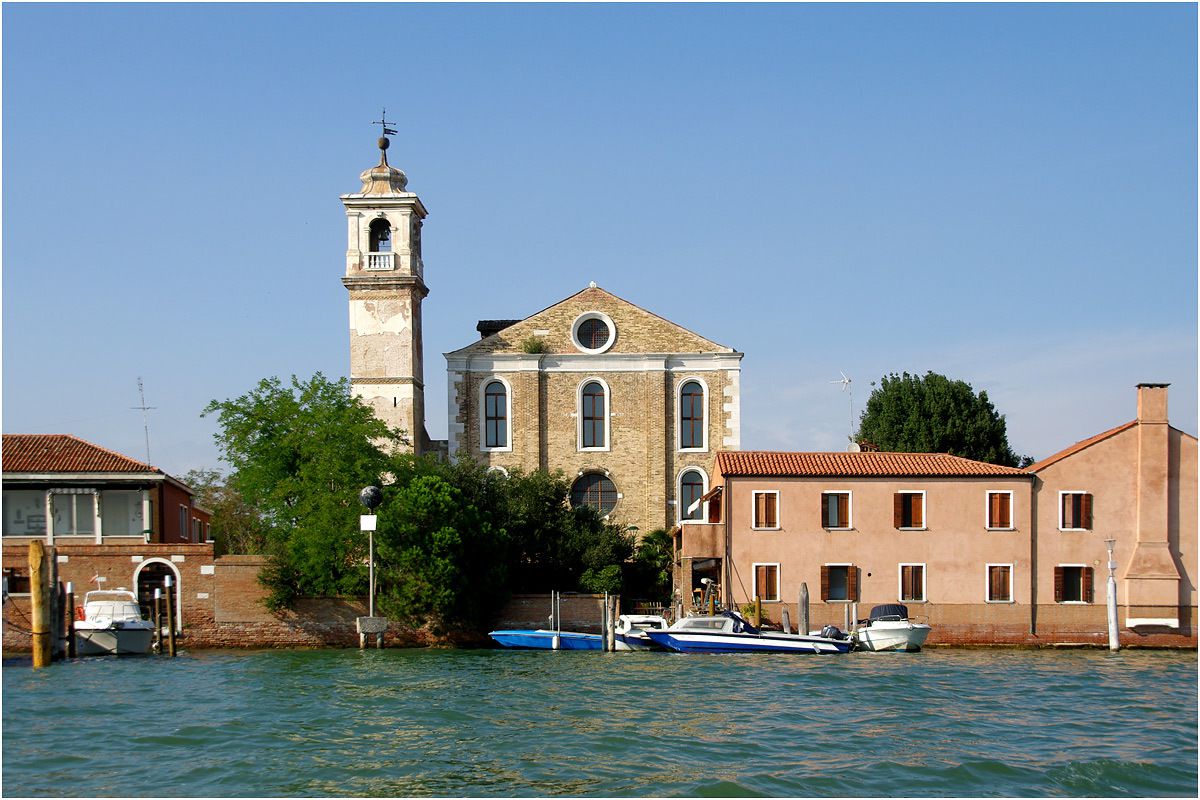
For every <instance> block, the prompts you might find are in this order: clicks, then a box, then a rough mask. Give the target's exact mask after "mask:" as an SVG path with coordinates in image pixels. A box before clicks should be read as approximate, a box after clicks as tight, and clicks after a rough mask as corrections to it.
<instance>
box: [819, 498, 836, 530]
mask: <svg viewBox="0 0 1200 800" xmlns="http://www.w3.org/2000/svg"><path fill="white" fill-rule="evenodd" d="M832 496H833V495H828V494H823V495H821V522H820V523H819V525H820V527H822V528H824V527H826V526H827V525H829V500H830V498H831V497H832Z"/></svg>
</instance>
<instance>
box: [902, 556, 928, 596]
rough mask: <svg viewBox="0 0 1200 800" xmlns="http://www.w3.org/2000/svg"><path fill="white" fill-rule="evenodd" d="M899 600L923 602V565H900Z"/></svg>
mask: <svg viewBox="0 0 1200 800" xmlns="http://www.w3.org/2000/svg"><path fill="white" fill-rule="evenodd" d="M900 600H901V601H911V602H914V603H923V602H925V565H924V564H901V565H900Z"/></svg>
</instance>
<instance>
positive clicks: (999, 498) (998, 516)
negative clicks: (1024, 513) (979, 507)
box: [987, 492, 1013, 531]
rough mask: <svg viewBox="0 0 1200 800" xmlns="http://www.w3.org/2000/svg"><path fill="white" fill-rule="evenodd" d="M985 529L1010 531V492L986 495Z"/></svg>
mask: <svg viewBox="0 0 1200 800" xmlns="http://www.w3.org/2000/svg"><path fill="white" fill-rule="evenodd" d="M987 527H988V529H989V530H993V531H1011V530H1012V528H1013V524H1012V492H988V493H987Z"/></svg>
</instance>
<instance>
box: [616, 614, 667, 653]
mask: <svg viewBox="0 0 1200 800" xmlns="http://www.w3.org/2000/svg"><path fill="white" fill-rule="evenodd" d="M666 629H667V621H666V620H665V619H664V618H662V617H660V616H658V615H657V614H622V615H621V616H619V617H617V624H616V627H615V628H614V630H613V641H614V644H615V646H616V649H617V650H661V649H662V647H661V646H660V645H658V644H656V643H654V642H653V641H652V640H651V639H650V637H649V636H647V635H646V631H648V630H654V631H665V630H666Z"/></svg>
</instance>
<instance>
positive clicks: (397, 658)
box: [3, 650, 1197, 797]
mask: <svg viewBox="0 0 1200 800" xmlns="http://www.w3.org/2000/svg"><path fill="white" fill-rule="evenodd" d="M3 691H4V696H3V700H4V704H3V724H4V732H5V736H4V741H3V781H4V790H5V793H6V794H8V795H33V796H37V795H56V796H57V795H63V794H67V795H70V794H74V795H77V796H96V797H110V796H122V797H146V796H163V795H166V796H228V797H243V796H260V797H275V796H304V797H313V796H432V797H441V796H475V797H499V796H514V795H517V796H581V795H591V796H611V797H637V796H684V797H728V796H737V797H749V796H813V797H836V796H868V797H879V796H897V795H907V796H913V795H915V796H940V797H948V796H960V795H966V796H981V797H993V796H1028V795H1051V796H1071V797H1075V796H1093V795H1107V796H1146V795H1153V796H1189V797H1194V796H1196V789H1197V785H1196V766H1197V755H1196V730H1197V727H1196V726H1197V719H1196V701H1197V688H1196V656H1195V653H1154V652H1122V653H1119V654H1115V655H1114V654H1109V653H1103V652H1099V651H1071V652H1043V651H1021V650H996V651H971V650H963V651H957V650H939V651H930V652H927V653H920V654H911V655H907V654H906V655H895V656H893V655H884V654H879V655H868V654H855V655H852V656H845V657H832V656H831V657H807V658H797V657H794V656H792V657H789V656H786V655H760V656H756V655H739V656H719V655H714V656H666V655H655V654H594V653H569V652H564V653H538V652H509V651H424V650H410V651H405V650H385V651H365V652H359V651H356V650H348V651H284V652H277V651H272V652H253V653H228V652H225V653H221V652H209V653H196V654H185V655H184V656H182V657H180V658H178V659H174V660H170V659H157V658H147V659H132V660H115V659H88V660H81V661H79V662H74V663H70V664H63V665H56V666H54V667H53V668H51V669H50V670H40V671H39V672H37V673H34V672H33V671H32V670H31V669H30V668H29V665H28V662H20V661H10V662H6V663H5V665H4V689H3ZM81 743H95V744H94V746H81ZM131 754H132V755H133V756H134V757H133V758H131V757H130V756H131ZM137 754H144V757H142V758H138V757H137ZM115 755H119V756H120V763H121V764H122V768H121V770H119V771H115V770H113V769H112V764H113V763H114V762H113V759H114V756H115Z"/></svg>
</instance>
